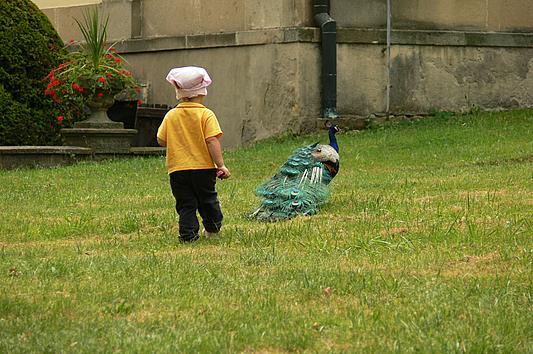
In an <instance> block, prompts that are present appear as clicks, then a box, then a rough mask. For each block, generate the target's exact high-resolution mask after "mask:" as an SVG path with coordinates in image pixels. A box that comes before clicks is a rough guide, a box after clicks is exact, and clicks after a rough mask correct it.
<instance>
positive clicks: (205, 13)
mask: <svg viewBox="0 0 533 354" xmlns="http://www.w3.org/2000/svg"><path fill="white" fill-rule="evenodd" d="M79 1H80V4H84V2H83V1H82V0H79ZM47 4H48V3H47ZM58 4H60V3H59V2H58ZM95 6H98V8H99V10H100V11H101V13H103V14H108V15H109V18H110V21H109V31H108V33H109V40H112V41H113V40H122V39H129V38H153V37H168V36H183V35H191V34H202V33H221V32H235V31H248V30H257V29H264V28H279V27H299V26H311V25H312V24H313V16H312V2H311V1H309V0H269V1H262V0H216V1H214V0H179V1H177V0H104V1H103V2H101V4H98V5H78V6H71V7H57V8H51V7H46V8H43V9H42V11H43V12H44V13H45V14H46V15H47V16H48V17H49V18H50V20H51V21H52V23H53V24H54V26H55V28H56V29H57V31H58V32H59V34H60V36H61V37H62V38H63V40H64V41H68V40H70V39H74V40H80V39H82V36H81V33H80V32H79V30H78V27H77V25H76V22H75V20H74V18H77V19H81V18H83V14H84V13H85V12H86V11H87V10H89V9H91V8H94V7H95Z"/></svg>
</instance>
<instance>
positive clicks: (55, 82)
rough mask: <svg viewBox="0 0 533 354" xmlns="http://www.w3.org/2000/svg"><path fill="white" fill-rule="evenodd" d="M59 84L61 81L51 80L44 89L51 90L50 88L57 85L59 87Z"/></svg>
mask: <svg viewBox="0 0 533 354" xmlns="http://www.w3.org/2000/svg"><path fill="white" fill-rule="evenodd" d="M60 83H61V81H59V80H53V81H52V82H50V83H49V84H48V86H46V88H47V89H51V88H52V87H54V86H57V85H59V84H60Z"/></svg>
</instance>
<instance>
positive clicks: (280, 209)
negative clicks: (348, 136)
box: [251, 125, 339, 221]
mask: <svg viewBox="0 0 533 354" xmlns="http://www.w3.org/2000/svg"><path fill="white" fill-rule="evenodd" d="M337 131H338V128H337V127H336V126H335V125H333V126H332V127H331V128H330V130H329V132H330V135H329V137H330V144H329V145H324V144H319V143H315V144H311V145H308V146H304V147H301V148H299V149H297V150H296V151H294V153H293V154H292V155H291V156H290V157H289V158H288V159H287V161H286V162H285V163H284V164H283V165H282V166H281V167H280V169H279V171H278V172H277V173H276V174H275V175H274V176H273V177H272V178H271V179H270V180H268V181H266V182H265V183H263V184H262V185H261V186H259V187H258V188H257V189H256V193H257V195H258V196H259V197H261V199H262V201H261V205H260V206H259V207H258V209H257V210H256V211H255V212H254V213H253V214H252V215H251V216H252V217H254V218H256V219H258V220H263V221H278V220H285V219H290V218H292V217H294V216H297V215H313V214H315V213H316V212H318V209H319V207H320V205H322V204H323V203H325V202H326V201H327V198H328V196H329V183H330V182H331V180H332V179H333V178H334V177H335V175H336V174H337V172H338V170H339V154H338V149H339V148H338V144H337V141H336V138H335V133H336V132H337Z"/></svg>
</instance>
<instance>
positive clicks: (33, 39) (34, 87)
mask: <svg viewBox="0 0 533 354" xmlns="http://www.w3.org/2000/svg"><path fill="white" fill-rule="evenodd" d="M0 33H1V35H0V145H53V144H58V143H60V141H61V139H60V135H59V134H58V131H59V127H60V125H61V124H60V123H61V122H60V121H58V120H57V116H58V113H57V110H56V108H55V107H54V106H53V102H52V100H50V99H49V98H48V97H45V96H44V95H43V92H44V90H45V88H46V81H45V80H44V79H45V77H46V75H47V74H48V72H49V71H50V70H51V69H52V68H53V67H56V66H57V65H59V63H60V62H61V58H62V57H63V56H64V54H65V52H64V49H63V42H62V41H61V39H60V38H59V35H58V34H57V32H56V31H55V29H54V28H53V26H52V24H51V23H50V21H49V20H48V18H47V17H46V15H44V14H43V13H42V12H41V11H40V10H39V9H38V8H37V7H36V5H35V4H33V3H32V2H31V1H30V0H1V1H0Z"/></svg>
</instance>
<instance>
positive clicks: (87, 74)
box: [44, 11, 140, 123]
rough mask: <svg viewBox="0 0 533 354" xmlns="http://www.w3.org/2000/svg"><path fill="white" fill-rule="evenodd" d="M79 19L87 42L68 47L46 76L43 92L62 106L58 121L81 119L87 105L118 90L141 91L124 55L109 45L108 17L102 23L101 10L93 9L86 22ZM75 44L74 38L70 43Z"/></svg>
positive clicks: (103, 98) (99, 101)
mask: <svg viewBox="0 0 533 354" xmlns="http://www.w3.org/2000/svg"><path fill="white" fill-rule="evenodd" d="M76 22H77V24H78V27H79V28H80V31H81V32H82V35H83V37H84V39H85V42H84V43H83V42H82V43H78V50H71V51H69V53H68V55H67V57H66V59H65V61H64V62H63V63H61V64H60V65H59V66H58V67H57V68H54V69H53V70H51V71H50V73H48V75H47V77H46V80H47V81H48V85H47V87H46V89H45V91H44V94H45V95H46V96H49V97H51V98H52V100H53V101H54V102H55V103H56V104H57V105H59V106H60V107H61V108H62V109H63V115H61V116H58V118H57V120H58V122H59V123H61V122H62V121H63V120H64V119H68V120H69V121H71V122H72V121H74V120H79V118H81V117H83V111H84V106H97V105H98V104H103V103H104V101H109V99H110V98H113V97H114V96H115V95H116V94H118V93H119V92H123V91H126V95H127V96H130V97H136V96H137V94H138V93H139V92H140V89H139V85H138V83H137V81H136V80H135V79H134V78H133V76H132V74H131V72H129V71H128V70H126V69H125V67H124V62H125V61H124V59H123V58H122V57H121V56H120V55H118V54H117V53H116V50H115V48H113V46H112V45H111V46H110V47H106V39H107V23H108V18H107V19H106V20H105V22H104V23H103V25H102V24H101V23H100V19H99V16H98V11H94V12H92V13H89V14H85V16H84V22H83V23H81V22H79V21H78V20H76ZM75 44H76V43H75V42H74V41H73V40H71V41H70V42H69V44H68V45H67V46H71V48H72V46H73V45H75ZM111 102H113V100H112V99H111Z"/></svg>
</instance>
